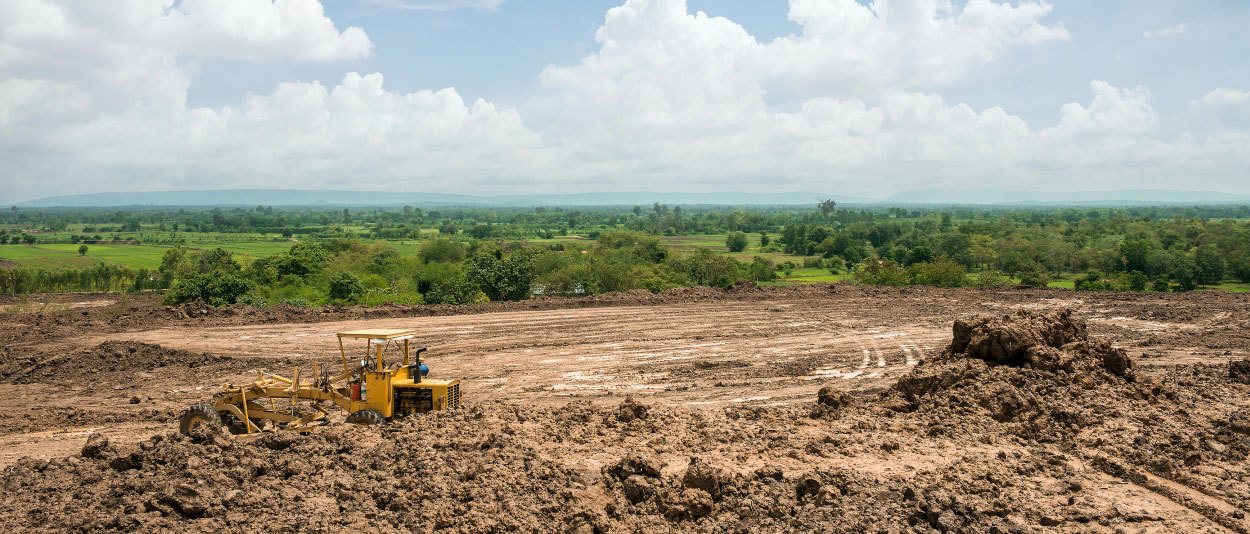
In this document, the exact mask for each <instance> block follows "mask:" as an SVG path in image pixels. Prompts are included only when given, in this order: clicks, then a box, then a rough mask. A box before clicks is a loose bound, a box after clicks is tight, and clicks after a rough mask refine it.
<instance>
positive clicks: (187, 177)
mask: <svg viewBox="0 0 1250 534" xmlns="http://www.w3.org/2000/svg"><path fill="white" fill-rule="evenodd" d="M172 1H173V0H127V1H125V2H118V3H116V4H115V5H112V6H111V9H102V8H100V7H99V5H96V6H92V5H91V4H90V3H87V4H86V5H84V4H82V3H74V2H68V1H67V2H62V1H61V0H13V2H12V3H7V2H6V4H5V6H4V7H0V41H3V42H0V44H2V45H5V46H3V47H0V125H3V126H5V128H4V130H5V133H0V156H3V157H5V159H6V161H9V162H10V165H8V166H7V167H8V169H7V170H0V180H3V181H7V182H9V183H8V187H7V188H6V190H7V191H8V192H9V193H8V194H7V195H3V194H0V198H7V197H8V196H10V195H11V196H12V197H13V198H11V200H24V199H27V198H33V197H37V196H46V195H50V194H57V193H60V192H64V191H66V190H67V189H69V190H73V191H75V192H92V191H118V190H121V191H125V190H140V189H162V190H176V189H199V188H206V187H208V188H230V187H243V186H248V187H272V188H285V187H308V188H330V187H333V188H350V189H381V188H392V189H402V190H405V191H437V192H466V191H465V190H464V189H465V188H470V189H472V190H473V191H474V192H477V193H483V194H489V193H523V192H557V191H569V190H576V191H582V192H587V191H629V190H659V191H665V190H668V191H711V190H738V191H770V190H803V191H816V192H822V193H826V192H827V193H833V192H837V191H846V192H847V193H848V194H854V195H869V196H879V195H886V194H890V193H895V192H900V191H905V190H909V189H919V188H930V187H976V188H992V189H1053V188H1061V189H1066V190H1085V189H1089V190H1104V189H1122V188H1186V189H1202V190H1222V191H1227V192H1235V193H1250V185H1247V184H1248V183H1250V180H1247V179H1246V176H1245V172H1244V169H1246V168H1247V163H1250V68H1247V64H1246V60H1245V59H1244V56H1245V53H1246V51H1248V50H1250V32H1246V31H1245V29H1246V28H1247V27H1250V3H1246V2H1240V1H1193V2H1167V1H1153V0H1152V1H1127V0H1106V1H1099V2H1084V1H1079V2H1078V1H1055V2H1049V3H1048V2H1017V1H1012V2H1006V1H999V2H993V1H991V0H971V1H969V2H964V1H955V2H951V3H948V2H945V1H943V0H876V1H875V2H859V3H855V2H853V1H851V0H789V1H785V0H754V1H743V0H725V1H716V0H685V1H683V0H618V1H597V0H595V1H579V2H540V1H525V0H502V1H501V0H324V1H323V2H318V1H316V0H218V1H213V0H180V1H177V2H176V3H173V4H172V5H169V4H170V3H171V2H172ZM699 12H703V13H705V14H706V15H707V16H706V17H704V16H700V15H698V14H697V13H699ZM65 35H72V36H73V37H71V38H66V37H65Z"/></svg>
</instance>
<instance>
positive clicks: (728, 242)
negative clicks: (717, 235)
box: [725, 232, 747, 252]
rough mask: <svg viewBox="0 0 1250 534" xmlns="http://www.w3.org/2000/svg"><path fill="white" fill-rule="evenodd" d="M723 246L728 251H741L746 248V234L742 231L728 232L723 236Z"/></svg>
mask: <svg viewBox="0 0 1250 534" xmlns="http://www.w3.org/2000/svg"><path fill="white" fill-rule="evenodd" d="M725 246H727V247H729V251H730V252H742V251H744V250H746V249H747V235H746V234H744V233H742V232H729V235H728V236H726V237H725Z"/></svg>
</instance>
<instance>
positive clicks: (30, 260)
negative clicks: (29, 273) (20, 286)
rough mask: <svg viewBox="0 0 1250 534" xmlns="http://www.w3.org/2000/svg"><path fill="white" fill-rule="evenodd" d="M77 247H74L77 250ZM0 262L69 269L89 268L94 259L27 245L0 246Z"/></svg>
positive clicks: (21, 265) (93, 263) (22, 265)
mask: <svg viewBox="0 0 1250 534" xmlns="http://www.w3.org/2000/svg"><path fill="white" fill-rule="evenodd" d="M77 248H78V245H74V249H75V250H77ZM0 260H3V261H5V262H12V263H15V264H17V265H18V266H19V267H35V268H42V269H49V270H52V269H69V268H74V269H77V268H83V267H91V266H92V265H95V264H96V260H95V259H91V258H83V257H80V256H79V255H78V253H77V252H59V251H55V250H50V249H46V248H41V247H33V246H27V245H0Z"/></svg>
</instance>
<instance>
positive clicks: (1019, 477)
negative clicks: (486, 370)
mask: <svg viewBox="0 0 1250 534" xmlns="http://www.w3.org/2000/svg"><path fill="white" fill-rule="evenodd" d="M952 337H953V341H952V343H951V345H950V346H949V347H948V348H947V349H946V350H945V351H944V352H942V353H941V354H939V355H936V356H933V357H931V358H929V359H927V360H926V361H924V362H922V363H920V364H919V365H917V366H916V367H915V369H914V370H913V371H911V372H910V373H909V374H907V375H906V376H904V377H903V378H902V379H900V380H899V381H898V383H897V384H896V385H895V386H894V387H891V388H889V389H887V390H885V391H883V392H881V393H880V394H873V395H869V394H863V393H861V394H848V393H847V392H845V391H842V390H839V389H838V388H837V387H830V388H826V389H824V390H822V391H821V392H820V394H819V395H816V396H815V398H813V399H812V400H811V401H810V403H809V404H808V405H806V406H790V407H752V406H740V407H730V408H725V409H721V410H700V409H681V408H673V407H668V406H662V405H655V404H651V405H642V404H639V403H637V402H634V401H632V400H628V401H626V402H624V403H620V404H619V405H615V406H592V405H586V404H584V403H574V404H569V405H568V406H564V407H551V406H546V407H531V406H527V405H525V404H523V403H520V404H505V403H498V402H483V403H477V404H473V405H470V406H469V407H468V408H466V409H463V410H459V411H454V412H445V413H438V414H434V415H431V416H428V417H423V418H419V419H411V420H406V421H401V422H397V423H394V424H391V425H388V426H385V427H381V428H374V427H365V428H362V427H352V426H345V425H334V426H331V427H329V428H326V429H325V431H324V432H318V433H315V434H313V435H310V436H298V435H288V434H281V433H278V434H265V435H261V436H252V437H244V438H239V439H229V438H225V437H220V436H206V437H200V438H197V439H194V440H193V439H189V438H184V437H182V436H179V435H177V434H172V433H171V434H167V435H161V436H157V437H154V438H152V439H151V440H148V441H145V442H142V443H140V444H138V445H137V446H128V445H123V446H118V445H110V444H107V443H106V438H105V437H103V436H97V437H94V438H92V439H91V440H89V441H88V444H87V446H86V447H84V448H83V450H82V453H81V454H79V455H74V456H71V457H66V458H58V459H54V460H52V461H42V460H22V461H19V462H18V463H17V464H16V465H14V466H12V467H9V468H7V469H6V470H5V471H4V472H3V474H0V487H3V488H4V490H5V491H6V494H7V495H8V496H9V497H8V498H7V499H5V500H4V501H2V502H0V519H3V521H4V522H5V523H7V524H9V525H14V526H19V527H25V528H36V529H39V528H43V529H50V530H154V529H155V530H160V529H171V530H172V529H179V530H191V531H209V530H222V529H240V530H245V531H249V530H255V531H262V530H263V531H270V530H279V531H283V530H296V529H300V530H316V531H341V530H345V529H353V530H354V529H367V528H382V529H408V530H415V531H430V530H435V529H450V530H454V531H461V532H495V531H504V530H521V531H541V532H618V531H622V532H634V531H647V532H665V531H704V532H791V531H841V532H860V531H864V530H870V531H877V530H883V529H884V530H887V531H888V530H897V531H904V530H911V531H917V532H932V531H939V532H1030V531H1034V530H1035V529H1036V528H1038V527H1044V528H1047V529H1055V530H1061V531H1091V530H1092V531H1107V532H1112V531H1117V529H1127V530H1130V531H1137V530H1145V531H1157V532H1174V531H1195V530H1220V529H1227V530H1229V531H1235V532H1246V531H1247V530H1248V525H1247V522H1246V517H1245V514H1246V513H1247V512H1250V485H1248V481H1250V470H1248V469H1247V466H1246V457H1247V454H1248V453H1250V438H1248V436H1250V420H1248V419H1247V418H1246V416H1245V415H1244V414H1245V413H1246V408H1247V401H1246V398H1247V393H1250V387H1248V386H1246V385H1245V384H1243V383H1242V382H1240V381H1239V380H1238V379H1237V377H1239V376H1240V375H1238V374H1237V371H1236V370H1235V369H1230V367H1229V366H1228V365H1227V364H1225V365H1194V366H1188V367H1183V368H1180V369H1179V371H1178V372H1177V373H1176V374H1175V375H1174V376H1169V377H1168V380H1160V378H1159V377H1157V376H1151V375H1150V374H1148V373H1147V372H1145V371H1144V370H1142V369H1139V368H1138V367H1137V366H1136V365H1135V362H1133V361H1131V360H1130V359H1129V358H1128V356H1127V355H1126V353H1125V352H1124V351H1122V350H1120V349H1117V348H1114V347H1112V346H1111V345H1110V344H1108V343H1107V342H1105V341H1104V340H1101V339H1097V338H1091V337H1090V336H1089V335H1088V334H1087V328H1086V325H1085V324H1084V323H1083V322H1082V321H1080V320H1077V319H1075V318H1074V317H1073V315H1072V313H1071V312H1069V311H1066V310H1058V311H1052V312H1046V313H1040V312H1020V313H1017V314H1014V315H1009V316H995V317H975V318H971V319H968V320H961V321H958V322H956V323H955V325H954V328H953V332H952ZM127 350H128V349H127ZM297 525H298V527H297Z"/></svg>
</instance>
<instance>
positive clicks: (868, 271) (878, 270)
mask: <svg viewBox="0 0 1250 534" xmlns="http://www.w3.org/2000/svg"><path fill="white" fill-rule="evenodd" d="M855 281H856V282H858V283H861V284H868V285H874V286H905V285H907V284H908V282H909V281H910V280H908V277H907V271H906V270H905V269H903V266H902V265H899V264H898V263H896V262H895V261H894V260H876V261H872V260H869V261H866V262H863V263H860V264H859V265H857V266H856V267H855Z"/></svg>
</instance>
